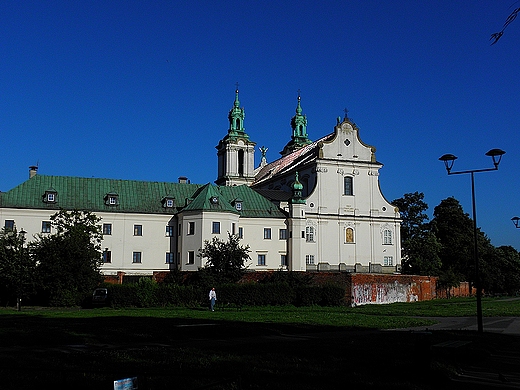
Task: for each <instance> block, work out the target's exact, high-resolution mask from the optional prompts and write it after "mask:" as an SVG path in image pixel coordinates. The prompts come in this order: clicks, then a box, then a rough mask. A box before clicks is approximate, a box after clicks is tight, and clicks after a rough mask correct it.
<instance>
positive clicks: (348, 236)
mask: <svg viewBox="0 0 520 390" xmlns="http://www.w3.org/2000/svg"><path fill="white" fill-rule="evenodd" d="M345 242H346V243H351V242H354V229H352V228H351V227H348V228H346V229H345Z"/></svg>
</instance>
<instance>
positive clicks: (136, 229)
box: [134, 225, 143, 236]
mask: <svg viewBox="0 0 520 390" xmlns="http://www.w3.org/2000/svg"><path fill="white" fill-rule="evenodd" d="M142 235H143V225H134V236H142Z"/></svg>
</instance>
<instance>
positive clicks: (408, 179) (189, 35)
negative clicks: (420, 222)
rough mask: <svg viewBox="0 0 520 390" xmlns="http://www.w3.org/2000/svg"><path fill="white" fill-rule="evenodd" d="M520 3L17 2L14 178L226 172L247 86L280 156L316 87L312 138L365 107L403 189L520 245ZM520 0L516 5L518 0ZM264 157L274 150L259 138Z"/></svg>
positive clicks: (0, 115)
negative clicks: (230, 134) (233, 113)
mask: <svg viewBox="0 0 520 390" xmlns="http://www.w3.org/2000/svg"><path fill="white" fill-rule="evenodd" d="M512 3H513V2H512V0H499V1H497V0H465V1H453V0H439V1H431V0H428V1H427V0H409V1H399V0H392V1H390V0H388V1H381V0H377V1H376V0H349V1H307V0H300V1H284V0H282V1H235V0H230V1H214V0H213V1H196V0H195V1H120V0H111V1H89V0H85V1H59V0H56V1H36V0H33V1H30V0H29V1H16V0H5V1H2V2H1V3H0V37H1V41H2V43H1V44H0V56H1V57H0V58H1V59H0V134H1V138H0V139H1V141H0V145H1V157H2V158H0V190H2V191H7V190H9V189H11V188H13V187H15V186H16V185H18V184H20V183H21V182H23V181H24V180H26V179H27V177H28V167H29V165H33V164H38V165H39V173H40V174H45V175H67V176H82V177H102V178H116V179H131V180H150V181H177V178H178V177H179V176H187V177H188V178H189V179H190V180H191V181H192V182H193V183H207V182H213V181H214V180H215V179H216V173H217V157H216V150H215V146H216V145H217V144H218V141H219V140H220V139H221V138H222V137H223V136H224V135H225V134H226V130H227V128H228V122H227V113H228V111H229V110H230V109H231V107H232V103H233V99H234V89H235V83H236V82H238V83H239V84H240V101H241V104H242V105H243V106H244V107H245V110H246V119H245V127H246V131H247V132H248V134H249V135H250V137H251V139H252V140H253V141H255V142H257V146H258V147H260V146H262V145H265V146H266V147H268V148H269V151H268V153H267V158H268V161H273V160H274V159H276V158H278V157H279V154H278V152H279V151H280V150H282V148H283V146H284V145H285V144H286V143H287V141H288V140H289V138H290V134H291V128H290V119H291V117H292V116H293V115H294V110H295V108H296V99H297V91H298V89H300V90H301V97H302V101H301V102H302V108H303V112H304V113H305V114H306V115H307V118H308V133H309V137H310V138H311V139H313V140H315V139H317V138H319V137H322V136H324V135H326V134H328V133H330V132H332V130H333V127H334V125H335V123H336V118H337V117H338V116H342V115H343V110H344V109H345V108H348V110H349V116H350V117H351V118H352V119H353V120H354V121H355V122H356V124H357V125H358V127H359V128H360V135H361V139H362V140H363V141H364V142H365V143H368V144H370V145H374V146H375V147H376V148H377V153H376V157H377V159H378V160H379V161H380V162H382V163H383V164H384V167H383V168H382V169H381V171H380V174H381V175H380V182H381V189H382V191H383V194H384V195H385V197H386V198H387V199H388V200H390V201H391V200H393V199H395V198H398V197H401V196H403V194H405V193H407V192H415V191H419V192H423V193H424V194H425V200H426V202H427V203H428V204H429V206H430V215H431V213H432V212H433V208H434V207H435V206H436V205H438V204H439V203H440V201H441V200H442V199H445V198H447V197H449V196H454V197H455V198H457V199H459V201H460V202H461V203H462V205H463V207H464V210H465V211H466V212H467V213H469V214H471V192H470V177H469V175H458V176H449V177H448V176H447V175H446V172H445V170H444V167H443V164H442V163H441V162H440V161H438V158H439V157H440V156H441V155H443V154H445V153H453V154H455V155H457V156H458V157H459V159H458V160H457V162H456V165H455V167H454V168H455V169H474V168H486V167H488V166H489V167H490V166H491V159H490V158H489V157H486V156H485V153H486V152H487V151H488V150H489V149H492V148H501V149H503V150H505V151H506V152H507V153H506V155H505V156H504V158H503V160H502V163H501V165H500V170H499V171H498V172H490V173H482V174H477V175H476V191H477V221H478V225H479V226H480V227H481V228H482V229H483V231H484V232H485V233H487V234H488V236H489V237H490V238H491V240H492V243H493V244H494V245H496V246H499V245H512V246H514V247H515V248H517V249H520V229H518V230H517V229H515V228H514V226H513V224H512V223H511V221H510V218H511V217H512V216H514V215H520V203H519V202H518V201H517V199H518V194H519V191H520V175H518V173H517V170H518V168H519V167H520V144H519V143H520V141H519V137H518V135H517V134H518V131H519V129H520V115H519V102H520V77H519V76H520V75H519V70H520V55H519V53H518V47H519V45H520V20H518V21H516V22H514V23H513V24H512V25H511V26H510V27H508V29H506V33H505V35H504V36H503V37H502V39H501V40H500V41H499V42H498V43H497V44H496V45H494V46H490V42H489V36H490V35H491V34H492V33H494V32H496V31H499V30H500V29H501V27H502V25H503V23H504V21H505V19H506V17H507V16H508V15H509V13H510V12H511V11H512V9H513V8H514V7H515V6H518V4H516V5H515V4H514V3H513V4H512ZM512 6H513V8H511V7H512ZM256 154H257V156H256V157H257V163H258V161H259V158H260V156H259V155H260V153H259V152H258V151H257V153H256Z"/></svg>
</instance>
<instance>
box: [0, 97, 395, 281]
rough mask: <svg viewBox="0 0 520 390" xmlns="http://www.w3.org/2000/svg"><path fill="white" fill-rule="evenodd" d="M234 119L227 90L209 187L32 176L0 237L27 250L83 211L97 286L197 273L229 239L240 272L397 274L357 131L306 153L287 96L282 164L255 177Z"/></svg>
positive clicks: (372, 160)
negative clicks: (14, 235) (202, 252)
mask: <svg viewBox="0 0 520 390" xmlns="http://www.w3.org/2000/svg"><path fill="white" fill-rule="evenodd" d="M244 116H245V112H244V109H243V108H241V107H240V102H239V92H238V90H236V91H235V100H234V103H233V108H232V109H231V111H230V112H229V115H228V118H229V129H228V131H227V134H226V135H225V136H224V138H223V139H222V140H220V142H219V144H218V145H217V147H216V149H217V159H218V175H217V179H216V181H215V183H216V185H214V184H210V183H208V184H203V185H201V184H191V183H189V182H188V180H187V179H186V178H183V177H181V178H179V181H178V182H176V183H169V182H164V183H160V182H144V181H132V180H112V179H97V178H81V177H64V176H47V175H41V174H38V172H37V167H34V166H33V167H30V168H29V169H30V171H29V179H28V180H27V181H25V182H23V183H21V184H20V185H18V186H17V187H15V188H13V189H11V190H10V191H7V192H0V224H1V225H0V226H2V227H5V228H7V229H13V228H16V229H17V230H18V231H19V232H20V231H22V230H23V231H25V232H27V238H28V239H29V240H31V239H33V238H34V237H35V236H36V235H38V234H52V233H53V231H54V227H53V226H52V225H51V223H50V216H51V215H53V214H54V213H56V212H57V211H58V210H60V209H65V210H73V209H78V210H88V211H92V212H93V213H95V214H96V215H97V216H99V217H101V218H102V220H101V224H102V229H103V242H102V246H103V266H102V272H103V273H104V274H105V275H107V276H109V275H116V274H117V275H121V274H123V275H128V276H132V275H151V274H153V273H154V272H164V271H168V270H171V269H179V270H181V271H196V270H197V269H199V268H200V267H202V266H204V259H201V258H200V257H199V256H198V251H199V249H200V248H202V246H203V245H204V242H205V241H206V240H211V239H212V238H213V237H218V238H220V239H222V240H227V238H228V234H236V235H238V236H239V237H240V239H241V241H242V244H243V245H249V247H250V250H251V252H250V257H251V259H250V261H249V263H248V264H247V267H248V269H249V270H254V271H266V270H290V271H321V270H323V271H333V270H335V271H346V272H372V273H398V272H399V271H400V265H401V255H400V254H401V245H400V242H401V240H400V222H401V220H400V215H399V211H398V209H397V208H396V207H394V206H392V205H391V204H390V203H389V202H388V201H387V200H386V199H385V198H384V196H383V195H382V193H381V189H380V187H379V169H380V168H381V167H382V166H383V165H382V164H381V163H379V162H378V161H377V160H376V156H375V148H374V147H373V146H370V145H367V144H365V143H363V142H362V141H361V139H360V137H359V129H358V127H357V126H356V125H355V124H354V123H353V122H352V121H351V120H350V119H349V118H348V117H347V116H345V118H344V119H341V118H338V119H337V121H336V122H337V123H336V125H335V126H334V131H333V132H332V133H331V134H328V135H326V136H324V137H322V138H320V139H318V140H317V141H314V142H313V141H311V140H310V139H309V138H308V136H307V118H306V116H305V115H302V108H301V105H300V96H298V103H297V107H296V114H295V115H294V117H293V118H292V121H291V127H292V136H291V139H290V141H289V142H288V143H287V145H286V146H285V147H284V149H283V150H282V151H281V152H280V154H281V157H280V158H279V159H278V160H275V161H273V162H270V163H268V162H267V159H266V150H267V149H266V148H264V147H262V148H260V149H259V150H260V152H261V153H262V157H261V162H260V164H259V166H257V167H255V165H254V161H255V158H254V154H255V146H256V144H255V143H254V142H253V141H252V140H251V139H250V138H249V135H248V134H247V133H246V131H245V127H244Z"/></svg>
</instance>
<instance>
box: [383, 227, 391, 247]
mask: <svg viewBox="0 0 520 390" xmlns="http://www.w3.org/2000/svg"><path fill="white" fill-rule="evenodd" d="M383 245H392V231H391V230H390V229H385V230H383Z"/></svg>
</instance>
